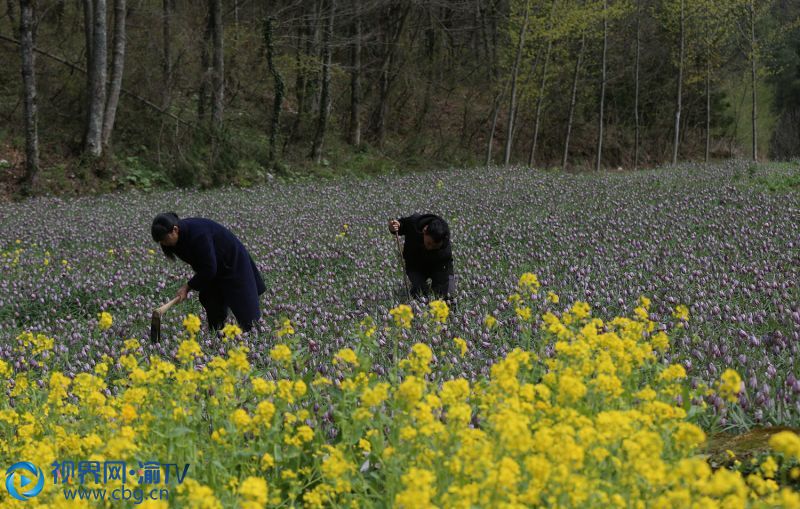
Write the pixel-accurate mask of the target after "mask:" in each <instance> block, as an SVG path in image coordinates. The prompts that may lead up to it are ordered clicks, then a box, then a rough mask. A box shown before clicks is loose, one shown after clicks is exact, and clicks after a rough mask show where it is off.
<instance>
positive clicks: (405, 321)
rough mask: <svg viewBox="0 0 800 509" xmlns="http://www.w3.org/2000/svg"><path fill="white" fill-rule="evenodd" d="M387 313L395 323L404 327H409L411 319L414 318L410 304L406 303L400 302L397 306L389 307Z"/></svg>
mask: <svg viewBox="0 0 800 509" xmlns="http://www.w3.org/2000/svg"><path fill="white" fill-rule="evenodd" d="M389 314H390V315H392V318H394V323H395V325H397V326H399V327H402V328H404V329H410V328H411V320H412V319H413V318H414V312H413V311H412V310H411V306H409V305H407V304H400V305H399V306H397V307H395V308H393V309H391V310H390V311H389Z"/></svg>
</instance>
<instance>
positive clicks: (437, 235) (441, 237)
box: [426, 217, 450, 244]
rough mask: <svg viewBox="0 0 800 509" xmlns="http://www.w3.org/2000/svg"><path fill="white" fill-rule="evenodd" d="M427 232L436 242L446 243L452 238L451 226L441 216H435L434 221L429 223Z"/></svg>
mask: <svg viewBox="0 0 800 509" xmlns="http://www.w3.org/2000/svg"><path fill="white" fill-rule="evenodd" d="M426 233H427V234H428V235H430V236H431V238H432V239H433V241H434V242H436V243H439V242H442V243H444V244H446V243H447V241H448V240H450V227H449V226H447V223H446V222H445V221H444V219H442V218H440V217H437V218H434V219H433V221H431V222H430V223H428V229H427V230H426Z"/></svg>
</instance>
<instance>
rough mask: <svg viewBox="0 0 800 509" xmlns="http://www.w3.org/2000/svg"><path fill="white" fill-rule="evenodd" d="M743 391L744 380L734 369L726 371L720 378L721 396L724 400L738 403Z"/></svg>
mask: <svg viewBox="0 0 800 509" xmlns="http://www.w3.org/2000/svg"><path fill="white" fill-rule="evenodd" d="M741 390H742V378H741V377H740V376H739V373H737V372H736V371H735V370H733V369H726V370H725V371H724V372H723V373H722V377H720V383H719V395H720V397H721V398H722V399H724V400H727V401H730V402H731V403H736V402H737V401H739V391H741Z"/></svg>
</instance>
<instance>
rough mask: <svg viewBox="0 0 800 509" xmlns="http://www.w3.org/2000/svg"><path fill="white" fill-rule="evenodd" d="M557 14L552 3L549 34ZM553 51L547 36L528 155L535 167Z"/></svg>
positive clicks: (531, 164) (549, 37) (529, 160)
mask: <svg viewBox="0 0 800 509" xmlns="http://www.w3.org/2000/svg"><path fill="white" fill-rule="evenodd" d="M555 13H556V2H555V1H554V2H553V3H552V6H551V8H550V17H549V18H548V20H547V30H548V32H549V31H550V29H551V28H552V26H553V17H554V16H555ZM552 49H553V37H552V35H550V34H549V33H548V34H547V49H546V50H545V55H544V65H543V66H542V79H541V81H540V83H539V96H538V97H537V98H536V119H535V120H534V123H533V143H531V152H530V154H528V166H531V167H532V166H533V165H534V163H535V159H536V142H537V141H539V123H540V121H541V118H542V105H543V104H544V90H545V85H546V84H547V64H549V63H550V52H551V50H552Z"/></svg>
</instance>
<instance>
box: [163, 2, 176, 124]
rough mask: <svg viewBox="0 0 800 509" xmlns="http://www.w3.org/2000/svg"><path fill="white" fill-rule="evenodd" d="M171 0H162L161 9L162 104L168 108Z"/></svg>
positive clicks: (170, 90) (169, 100) (170, 95)
mask: <svg viewBox="0 0 800 509" xmlns="http://www.w3.org/2000/svg"><path fill="white" fill-rule="evenodd" d="M172 1H173V0H163V7H162V9H163V11H162V34H163V35H162V38H163V46H162V51H163V52H162V55H161V72H162V74H163V80H164V82H163V84H162V86H163V87H164V90H163V93H164V96H163V99H162V102H163V106H164V109H169V106H170V103H171V102H172Z"/></svg>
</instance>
